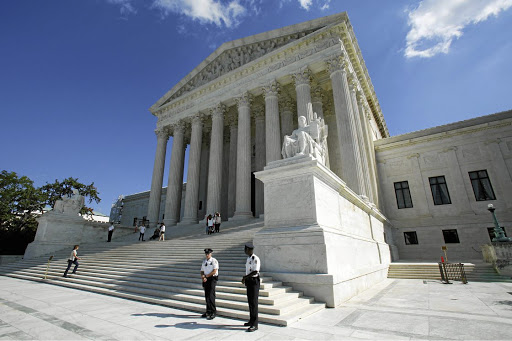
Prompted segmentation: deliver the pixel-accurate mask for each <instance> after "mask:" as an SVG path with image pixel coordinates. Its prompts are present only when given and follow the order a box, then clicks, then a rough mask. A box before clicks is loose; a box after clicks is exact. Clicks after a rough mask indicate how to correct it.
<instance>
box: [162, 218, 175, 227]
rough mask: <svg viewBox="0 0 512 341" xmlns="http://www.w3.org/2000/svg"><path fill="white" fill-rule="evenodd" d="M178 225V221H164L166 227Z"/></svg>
mask: <svg viewBox="0 0 512 341" xmlns="http://www.w3.org/2000/svg"><path fill="white" fill-rule="evenodd" d="M177 223H178V221H177V220H176V219H164V225H165V226H174V225H176V224H177Z"/></svg>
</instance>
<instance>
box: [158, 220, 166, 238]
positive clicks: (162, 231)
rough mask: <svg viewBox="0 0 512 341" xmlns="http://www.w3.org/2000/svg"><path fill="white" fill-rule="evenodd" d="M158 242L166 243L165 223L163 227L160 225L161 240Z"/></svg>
mask: <svg viewBox="0 0 512 341" xmlns="http://www.w3.org/2000/svg"><path fill="white" fill-rule="evenodd" d="M158 241H164V242H165V225H164V223H162V225H160V238H159V239H158Z"/></svg>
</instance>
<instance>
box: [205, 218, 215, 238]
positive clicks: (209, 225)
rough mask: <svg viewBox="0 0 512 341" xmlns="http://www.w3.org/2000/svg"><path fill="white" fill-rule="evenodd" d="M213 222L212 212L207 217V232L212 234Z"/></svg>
mask: <svg viewBox="0 0 512 341" xmlns="http://www.w3.org/2000/svg"><path fill="white" fill-rule="evenodd" d="M213 222H214V218H213V217H212V215H211V214H208V217H207V218H206V233H207V234H212V233H213Z"/></svg>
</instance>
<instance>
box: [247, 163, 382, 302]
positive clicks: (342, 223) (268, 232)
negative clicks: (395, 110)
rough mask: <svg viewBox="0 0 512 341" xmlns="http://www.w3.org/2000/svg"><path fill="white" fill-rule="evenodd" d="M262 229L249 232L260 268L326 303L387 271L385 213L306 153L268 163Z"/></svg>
mask: <svg viewBox="0 0 512 341" xmlns="http://www.w3.org/2000/svg"><path fill="white" fill-rule="evenodd" d="M255 176H256V178H257V179H260V180H261V181H262V182H263V183H264V191H265V228H264V229H262V230H261V231H260V232H258V233H257V234H256V235H255V237H254V245H255V253H256V254H257V255H258V256H259V257H260V258H261V261H262V271H263V272H264V273H265V274H267V275H270V276H272V277H273V278H276V279H278V280H280V281H283V282H285V283H287V284H289V285H291V286H293V288H294V289H295V290H300V291H303V292H304V294H305V295H307V296H313V297H315V299H316V300H317V301H322V302H325V303H326V304H327V306H328V307H335V306H336V305H338V304H340V303H342V302H343V301H346V300H347V299H349V298H350V297H352V296H354V295H356V294H357V293H359V292H361V291H363V290H365V289H367V288H369V287H370V286H372V285H373V284H375V283H378V282H379V281H381V280H383V279H385V278H386V277H387V271H388V266H389V263H390V258H391V257H390V250H389V246H388V245H387V244H386V242H385V240H384V225H385V224H387V219H386V218H385V217H384V216H383V215H382V214H381V213H380V212H379V211H378V210H377V209H376V208H375V207H372V206H370V205H369V204H368V203H366V202H364V201H363V200H361V198H360V197H359V196H358V195H357V194H356V193H354V192H353V191H352V190H351V189H350V188H348V187H347V186H346V184H345V183H344V182H343V181H342V180H341V179H340V178H338V177H337V176H336V175H335V174H334V173H333V172H331V171H330V170H329V169H328V168H326V167H325V166H323V165H321V164H320V163H319V162H317V160H316V159H314V158H313V157H311V156H296V157H293V158H289V159H284V160H278V161H274V162H270V163H269V164H268V165H267V167H265V169H264V170H263V171H261V172H257V173H255Z"/></svg>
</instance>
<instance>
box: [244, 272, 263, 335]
mask: <svg viewBox="0 0 512 341" xmlns="http://www.w3.org/2000/svg"><path fill="white" fill-rule="evenodd" d="M245 286H246V287H247V302H248V303H249V325H250V326H253V327H258V297H259V295H260V276H258V277H249V278H247V279H246V280H245Z"/></svg>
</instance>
